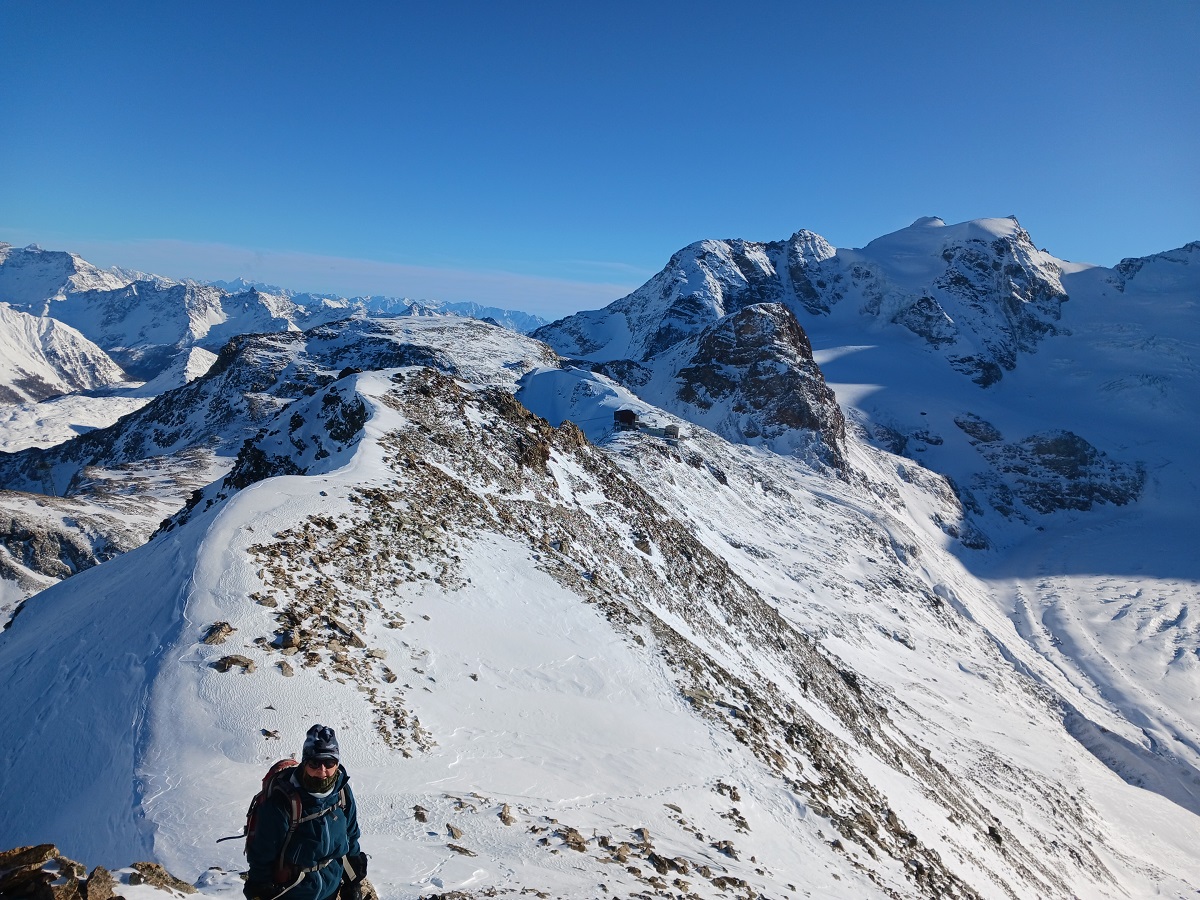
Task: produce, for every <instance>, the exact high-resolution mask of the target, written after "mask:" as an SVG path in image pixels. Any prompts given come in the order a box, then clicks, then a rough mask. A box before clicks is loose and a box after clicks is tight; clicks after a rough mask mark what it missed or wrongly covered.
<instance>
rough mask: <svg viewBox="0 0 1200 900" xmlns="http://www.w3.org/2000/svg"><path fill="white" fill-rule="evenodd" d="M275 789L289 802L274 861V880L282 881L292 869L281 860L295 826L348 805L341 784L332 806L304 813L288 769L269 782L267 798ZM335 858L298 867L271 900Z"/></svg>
mask: <svg viewBox="0 0 1200 900" xmlns="http://www.w3.org/2000/svg"><path fill="white" fill-rule="evenodd" d="M276 790H278V791H279V792H280V793H282V794H283V795H284V797H285V798H286V799H287V800H288V802H289V807H288V830H287V836H286V837H285V838H284V839H283V845H282V846H281V847H280V848H279V858H278V859H277V860H276V861H275V880H276V881H277V882H279V883H283V882H284V881H286V880H288V879H290V877H291V873H292V871H293V869H292V867H291V866H288V865H286V864H285V863H284V861H283V860H284V858H285V856H286V854H287V848H288V844H290V843H291V842H292V835H294V834H295V833H296V829H297V827H299V826H300V825H302V824H304V823H305V822H311V821H312V820H313V819H320V818H321V817H322V816H327V815H329V813H331V812H333V811H334V810H335V809H346V808H347V807H348V806H349V801H348V800H347V798H346V786H345V785H344V784H343V785H342V788H341V790H340V791H338V801H337V803H335V804H333V806H326V807H324V808H322V809H320V810H318V811H317V812H315V813H312V814H311V815H308V816H306V815H304V814H303V813H304V810H303V807H302V805H301V802H300V791H299V789H298V788H297V787H296V786H295V785H294V784H292V780H291V774H290V770H289V771H288V777H285V778H276V779H275V780H274V781H273V782H272V783H271V787H270V790H269V791H268V793H267V797H268V799H270V796H271V794H272V793H274V792H275V791H276ZM337 859H338V857H336V856H334V857H330V858H329V859H326V860H322V861H321V862H319V863H317V864H316V865H313V866H308V867H307V868H304V869H300V870H299V874H298V875H297V876H296V880H295V881H293V882H292V883H291V884H290V885H288V886H287V887H286V888H284V889H283V891H281V892H280V893H278V894H276V895H275V897H274V898H273V900H278V898H280V897H282V896H283V895H284V894H286V893H287V892H288V891H290V890H291V889H292V888H294V887H295V886H296V885H298V884H299V883H300V882H301V881H303V880H304V876H305V875H307V874H308V873H309V872H316V871H317V870H319V869H323V868H325V867H326V866H327V865H329V864H330V863H331V862H335V861H336V860H337ZM280 876H282V877H280Z"/></svg>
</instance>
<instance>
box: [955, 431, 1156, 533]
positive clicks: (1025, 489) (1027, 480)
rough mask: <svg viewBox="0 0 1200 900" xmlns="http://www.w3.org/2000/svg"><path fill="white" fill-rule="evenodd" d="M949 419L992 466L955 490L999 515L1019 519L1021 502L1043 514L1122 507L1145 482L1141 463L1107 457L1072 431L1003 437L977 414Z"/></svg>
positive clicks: (973, 504) (1129, 501)
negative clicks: (964, 489)
mask: <svg viewBox="0 0 1200 900" xmlns="http://www.w3.org/2000/svg"><path fill="white" fill-rule="evenodd" d="M955 421H956V423H957V424H958V426H959V427H960V428H962V429H963V431H965V432H966V433H967V434H969V435H970V436H971V437H972V441H971V443H972V444H974V445H975V447H976V449H977V450H979V452H980V453H981V454H983V456H984V458H985V459H987V461H988V462H989V463H990V464H991V466H992V471H991V472H990V473H981V474H978V475H976V476H975V477H974V479H973V480H972V482H971V487H970V491H969V492H962V491H960V496H961V497H962V499H963V502H964V504H965V505H967V506H968V508H970V507H971V506H975V507H976V511H978V504H977V501H976V500H975V495H982V497H983V498H984V499H985V500H986V501H987V503H988V505H989V506H991V507H992V508H993V509H995V510H996V511H997V512H999V513H1000V514H1001V515H1003V516H1005V517H1009V518H1013V517H1016V518H1024V517H1025V516H1024V514H1023V513H1022V505H1023V506H1024V507H1025V508H1027V509H1029V510H1032V511H1034V512H1037V513H1043V514H1044V513H1052V512H1057V511H1059V510H1068V509H1073V510H1088V509H1091V508H1092V507H1093V506H1096V505H1097V504H1103V503H1112V504H1114V505H1116V506H1123V505H1125V504H1126V503H1132V502H1133V501H1134V500H1136V499H1137V498H1138V497H1139V496H1140V495H1141V492H1142V489H1143V488H1144V487H1145V483H1146V472H1145V469H1144V468H1143V467H1142V466H1141V464H1138V463H1124V462H1119V461H1117V460H1113V459H1111V458H1110V457H1109V456H1108V455H1107V454H1105V453H1103V452H1102V451H1100V450H1098V449H1096V448H1095V447H1094V446H1092V444H1090V443H1089V442H1088V441H1086V440H1085V439H1084V438H1082V437H1080V436H1079V435H1077V434H1075V433H1073V432H1070V431H1051V432H1043V433H1041V434H1035V435H1031V436H1029V437H1027V438H1025V439H1023V440H1021V441H1017V442H1007V441H1004V440H1003V437H1002V435H1001V434H1000V432H999V431H998V430H997V429H996V428H995V427H993V426H992V425H991V424H989V423H988V422H985V421H983V420H982V419H979V418H978V417H974V416H962V417H959V418H958V419H956V420H955Z"/></svg>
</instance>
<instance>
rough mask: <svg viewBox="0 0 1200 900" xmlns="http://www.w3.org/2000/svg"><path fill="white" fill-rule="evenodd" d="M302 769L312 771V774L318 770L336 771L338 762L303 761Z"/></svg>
mask: <svg viewBox="0 0 1200 900" xmlns="http://www.w3.org/2000/svg"><path fill="white" fill-rule="evenodd" d="M304 767H305V768H306V769H312V770H313V771H314V772H315V771H317V770H319V769H336V768H337V767H338V761H337V760H336V759H309V760H305V762H304Z"/></svg>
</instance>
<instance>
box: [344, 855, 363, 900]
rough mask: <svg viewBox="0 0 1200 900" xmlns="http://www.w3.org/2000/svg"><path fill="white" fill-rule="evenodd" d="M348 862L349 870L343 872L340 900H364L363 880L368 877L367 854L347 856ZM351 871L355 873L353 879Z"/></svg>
mask: <svg viewBox="0 0 1200 900" xmlns="http://www.w3.org/2000/svg"><path fill="white" fill-rule="evenodd" d="M346 862H347V863H348V864H349V868H347V869H345V870H344V871H343V872H342V888H341V891H340V893H339V894H338V897H339V900H362V895H363V889H362V886H363V879H364V878H366V877H367V854H365V853H358V854H356V855H354V856H347V857H346ZM351 870H353V871H354V877H353V878H351V877H350V871H351Z"/></svg>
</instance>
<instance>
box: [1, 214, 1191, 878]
mask: <svg viewBox="0 0 1200 900" xmlns="http://www.w3.org/2000/svg"><path fill="white" fill-rule="evenodd" d="M38 253H41V254H43V256H49V254H46V252H45V251H38ZM15 255H16V251H11V250H10V251H9V252H8V259H13V258H14V256H15ZM60 257H65V259H66V260H67V261H64V260H63V259H62V258H60ZM21 259H23V260H24V262H22V263H21V266H20V267H18V274H17V275H13V274H12V273H10V274H9V275H7V276H5V275H4V274H3V271H4V268H5V267H7V265H8V262H7V261H5V262H4V264H3V265H0V289H3V288H4V286H5V285H6V284H12V285H18V286H20V287H21V290H22V291H23V292H24V293H17V292H15V290H14V292H13V293H11V294H10V295H9V296H5V295H4V294H3V293H0V301H6V302H8V303H10V304H11V305H12V307H13V309H16V310H19V311H22V312H23V314H25V315H28V316H31V317H35V316H36V317H42V318H45V317H47V316H49V317H51V318H55V319H57V316H56V315H55V310H58V309H62V310H64V311H65V310H67V309H68V308H73V309H75V310H76V312H71V313H69V314H68V313H66V312H64V318H63V319H62V320H61V321H63V322H65V323H67V324H70V325H71V326H72V327H73V328H75V329H76V330H77V331H78V332H79V333H81V334H82V335H86V336H87V339H88V340H91V341H92V342H94V343H95V344H96V345H98V347H99V348H102V351H103V352H104V353H107V354H108V355H109V356H110V357H111V358H113V359H116V360H118V361H119V362H120V363H121V364H122V365H124V366H125V368H126V371H127V372H129V373H130V375H131V376H133V377H136V378H137V379H138V381H137V382H126V383H124V384H125V385H126V386H125V387H121V386H119V385H118V386H113V385H111V384H108V385H103V386H101V385H89V386H87V388H86V389H75V390H74V391H73V392H71V393H70V394H69V395H68V396H59V397H54V398H53V399H48V400H45V401H44V402H40V403H38V402H34V401H35V400H36V398H34V397H30V396H28V395H22V396H21V397H20V400H19V402H13V403H10V404H9V405H8V406H7V407H5V409H6V410H8V411H7V412H6V414H5V416H4V417H0V422H6V423H7V425H6V428H5V440H6V443H5V444H4V446H5V447H7V448H9V452H5V453H2V454H0V487H3V489H4V490H3V491H0V510H3V515H2V516H0V523H2V522H5V521H7V522H8V525H7V528H6V529H5V530H3V532H2V533H0V576H2V577H3V578H4V579H6V581H5V582H4V584H5V588H4V591H5V593H4V594H3V595H0V606H2V607H3V616H2V618H3V621H4V629H3V631H0V672H2V673H3V675H4V679H5V690H4V692H3V694H2V695H0V712H2V713H3V717H4V720H5V721H6V722H7V723H9V728H8V730H7V732H6V733H7V734H8V736H9V740H8V744H7V747H6V755H5V758H6V761H7V763H8V764H7V765H6V766H5V767H3V768H2V769H0V796H2V797H3V798H4V807H5V815H4V816H3V817H0V849H3V848H7V847H10V846H19V845H34V844H54V845H55V846H56V847H57V848H58V849H59V851H61V853H62V854H65V855H66V856H68V857H70V858H72V859H76V860H81V861H82V862H83V863H85V864H86V865H87V866H89V867H90V866H103V867H105V868H106V869H110V870H113V872H114V875H115V878H116V882H117V883H118V887H117V888H116V889H117V890H119V892H120V893H122V894H123V895H125V896H127V897H130V898H133V900H140V898H144V897H150V896H155V895H157V893H158V892H157V891H156V890H154V889H153V888H151V887H149V886H147V885H146V884H144V883H140V884H139V883H136V882H139V881H144V878H143V876H142V875H141V874H139V873H141V872H142V869H136V870H135V869H134V868H132V867H131V864H132V863H134V862H136V861H152V862H154V863H158V864H161V865H162V866H165V867H166V869H167V870H169V871H170V872H171V873H173V874H174V875H175V876H178V877H179V878H182V879H183V880H184V882H185V885H184V886H185V887H186V886H187V885H194V886H195V889H197V890H198V891H199V892H200V893H201V894H202V895H205V896H226V897H236V896H240V892H241V880H240V879H239V877H238V872H239V871H240V870H241V869H242V868H244V860H243V858H242V856H241V852H240V848H239V845H238V842H236V841H231V842H227V843H220V844H218V843H216V840H217V839H218V838H220V837H224V836H226V835H230V834H234V833H236V832H237V831H238V830H239V829H240V827H241V824H242V822H243V821H244V814H245V808H246V804H247V802H248V800H249V797H250V796H251V795H252V794H253V793H254V791H255V790H256V789H257V787H258V785H259V782H260V780H261V778H262V775H263V773H264V772H265V771H266V769H267V768H268V767H269V766H270V764H271V763H272V762H273V761H275V760H276V759H278V758H280V757H283V756H287V755H289V754H291V753H294V752H296V751H297V750H298V749H299V746H300V741H301V739H302V737H303V735H304V732H305V730H306V729H307V728H308V726H309V725H311V724H313V723H314V722H322V723H325V724H329V725H332V726H334V727H335V728H336V729H338V734H339V737H340V741H341V746H342V751H343V760H344V762H345V764H346V766H347V768H348V770H349V772H350V774H351V778H352V784H353V786H354V790H355V793H356V796H357V797H358V802H359V809H360V817H361V822H362V826H363V847H364V849H365V850H366V852H367V853H369V854H370V855H371V870H370V880H371V882H372V884H373V885H374V888H375V890H376V891H377V892H378V895H379V896H380V897H384V898H417V897H434V896H440V897H446V898H449V897H454V898H474V897H480V898H482V897H505V896H511V897H520V896H525V895H528V894H530V893H535V894H537V895H538V896H546V897H562V898H582V897H588V898H593V897H594V898H600V897H622V898H632V897H639V898H642V897H670V898H689V900H690V898H716V897H744V898H757V897H771V898H788V897H812V898H840V897H841V898H855V900H859V898H875V897H879V898H898V897H905V898H908V897H911V898H1026V897H1038V898H1076V897H1087V898H1114V900H1115V898H1130V897H1147V898H1149V897H1175V898H1183V897H1193V896H1195V895H1196V893H1197V891H1200V855H1198V854H1197V853H1196V851H1195V847H1196V846H1197V844H1198V842H1200V714H1198V713H1197V712H1196V704H1195V702H1194V701H1195V698H1196V697H1197V696H1200V631H1198V626H1197V624H1196V620H1195V616H1194V611H1193V610H1192V606H1194V605H1195V603H1196V601H1197V590H1198V585H1200V563H1198V562H1197V560H1196V555H1195V552H1194V548H1195V546H1196V545H1197V542H1198V539H1200V524H1198V522H1197V517H1196V514H1195V509H1196V508H1197V502H1198V501H1200V481H1198V479H1197V477H1196V475H1195V466H1194V462H1195V458H1196V451H1195V447H1196V446H1197V445H1198V441H1200V425H1198V424H1197V421H1196V417H1195V415H1194V403H1195V401H1194V400H1193V399H1192V398H1194V397H1196V396H1200V371H1198V364H1197V360H1200V318H1198V315H1197V301H1198V300H1200V243H1196V244H1189V245H1188V246H1187V247H1183V248H1180V249H1178V250H1173V251H1169V252H1166V253H1162V254H1159V255H1156V256H1152V257H1147V258H1144V259H1136V260H1126V261H1124V262H1123V263H1122V264H1121V265H1119V266H1117V267H1115V268H1113V269H1106V268H1100V267H1092V266H1086V265H1082V264H1073V263H1068V262H1066V261H1063V260H1059V259H1056V258H1054V257H1053V256H1051V255H1050V254H1049V253H1048V252H1047V251H1044V250H1038V249H1036V248H1035V246H1034V244H1033V243H1032V241H1031V239H1030V237H1029V235H1028V234H1027V233H1026V232H1025V231H1024V230H1023V229H1022V228H1021V227H1020V225H1019V224H1018V223H1017V222H1016V221H1015V220H1013V219H980V220H975V221H972V222H967V223H962V224H959V225H947V224H946V223H944V222H942V220H940V219H936V218H925V219H921V220H918V221H917V222H916V223H914V224H913V225H912V226H911V227H910V228H907V229H903V230H901V231H900V232H897V233H895V234H892V235H887V236H884V237H881V238H879V239H878V240H876V241H873V242H872V243H871V244H869V245H868V246H866V247H864V248H861V249H857V250H844V249H835V248H833V247H832V246H830V245H829V244H828V242H826V241H825V240H824V239H822V238H821V237H820V236H818V235H816V234H814V233H812V232H807V231H801V232H798V233H797V234H795V235H794V236H793V237H792V238H790V239H788V240H785V241H778V242H772V243H754V242H748V241H742V240H729V241H717V240H709V241H702V242H700V243H697V244H693V245H691V246H690V247H688V248H685V249H684V250H681V251H679V252H678V253H676V254H675V255H674V256H673V257H672V258H671V260H670V262H669V263H668V265H667V267H666V268H665V269H664V270H663V271H662V272H661V273H659V274H658V275H656V276H655V277H654V278H652V279H651V280H650V281H649V282H647V284H646V285H644V286H643V287H641V288H639V289H638V290H637V291H635V292H634V293H632V294H630V295H629V296H627V297H625V298H622V299H620V300H617V301H615V302H614V303H613V304H611V305H610V306H608V307H606V308H605V309H602V310H596V311H589V312H584V313H579V314H576V315H574V316H570V317H568V318H566V319H563V320H561V321H559V322H555V323H553V324H550V325H546V326H544V327H541V328H539V329H538V330H537V331H535V332H533V334H532V335H526V334H522V333H519V331H516V330H512V329H509V328H504V327H500V326H499V325H497V324H495V323H494V322H488V321H482V320H479V319H472V318H465V317H458V316H444V315H436V316H424V315H406V316H404V317H400V318H397V317H391V316H384V315H377V314H375V313H373V312H372V311H371V310H370V309H368V308H365V307H364V308H359V309H356V310H353V311H352V314H351V315H350V316H349V317H347V318H341V319H337V318H335V317H333V315H332V313H330V314H329V315H328V316H327V315H326V313H323V312H322V313H312V310H313V309H315V307H314V306H311V305H307V304H301V303H298V302H296V295H289V294H286V293H285V292H282V291H279V290H273V292H271V293H267V292H266V288H265V287H257V286H248V285H243V284H230V285H228V286H227V287H228V288H232V289H236V290H235V292H233V293H231V292H230V291H229V290H227V289H226V287H219V286H215V285H214V286H200V285H191V284H189V285H178V284H172V283H168V282H167V281H166V280H163V279H154V278H153V277H143V278H142V279H141V280H133V281H130V282H128V283H125V284H120V285H118V284H101V283H100V281H99V280H100V279H104V278H118V276H117V275H116V274H115V273H108V274H105V273H101V272H100V271H99V270H95V272H94V273H93V272H92V270H93V269H94V267H87V266H86V264H84V263H83V262H82V261H81V260H79V259H78V257H73V256H71V255H70V254H61V255H55V256H54V259H45V258H43V257H39V256H37V254H36V253H34V254H33V256H30V257H28V258H26V257H21ZM35 262H36V263H37V264H36V265H35ZM39 273H40V274H39ZM64 273H66V274H64ZM81 273H83V274H81ZM87 273H91V274H87ZM97 273H98V274H97ZM76 275H79V278H80V280H79V281H76V282H71V280H70V279H71V278H73V277H75V276H76ZM85 275H86V277H85ZM35 276H36V277H35ZM6 278H7V279H8V280H7V281H6V280H5V279H6ZM131 288H136V289H135V290H131ZM39 292H40V294H41V296H40V297H39V296H38V294H39ZM209 292H211V293H209ZM205 297H208V298H210V300H211V305H208V306H205V305H204V304H206V303H210V300H204V299H203V298H205ZM238 297H242V298H245V310H246V313H245V317H244V318H238V316H236V315H234V314H233V312H232V310H233V306H231V303H233V299H232V298H238ZM256 297H272V298H276V299H274V300H270V301H267V300H258V299H255V298H256ZM276 300H279V301H286V303H283V302H276ZM237 302H239V303H240V302H242V301H241V300H238V301H237ZM39 304H40V306H39ZM72 304H74V306H73V307H72ZM286 304H293V306H288V305H286ZM202 308H203V309H208V310H210V311H211V315H209V316H208V318H207V319H205V318H204V317H203V316H201V317H199V318H198V317H197V316H196V315H195V311H196V310H198V309H202ZM118 309H121V310H125V312H124V313H123V314H122V315H123V318H121V321H122V322H123V323H124V324H123V325H121V327H120V328H119V329H116V330H113V331H111V332H105V330H104V329H105V327H107V326H106V325H105V324H104V323H106V322H113V321H116V318H114V315H115V313H114V311H115V310H118ZM295 309H300V310H307V311H308V312H307V313H305V315H298V314H296V313H295ZM152 310H154V312H153V314H150V313H151V311H152ZM218 310H219V312H218ZM272 310H273V312H272ZM267 313H270V315H267ZM309 314H311V315H312V316H315V318H305V316H306V315H309ZM197 322H207V323H208V327H207V330H205V328H203V327H199V326H197V324H196V323H197ZM137 323H142V324H137ZM172 323H173V324H172ZM152 325H153V327H151V326H152ZM159 325H161V326H162V327H163V328H164V329H165V328H167V326H168V325H169V326H170V329H173V330H171V331H170V334H167V333H166V331H162V332H159V331H156V330H155V328H158V327H159ZM243 325H244V326H246V328H245V330H239V329H242V326H243ZM262 325H266V326H269V327H263V328H259V326H262ZM255 329H258V330H255ZM15 333H16V332H15ZM19 333H20V334H24V335H27V337H26V338H25V341H26V343H27V344H28V343H31V342H33V341H34V340H35V337H36V335H37V334H38V332H37V330H36V329H25V330H24V331H19ZM106 335H107V336H106ZM202 351H208V352H211V353H213V354H215V356H213V357H211V358H208V357H203V356H197V355H196V354H197V353H199V352H202ZM29 352H32V351H29ZM139 366H140V367H142V368H140V369H139V368H138V367H139ZM133 370H136V371H133ZM151 376H153V377H151ZM67 386H68V387H70V384H69V383H67ZM85 401H87V402H85ZM118 403H120V404H125V405H124V406H123V407H122V406H119V405H118ZM89 404H90V405H92V406H94V407H95V409H96V410H98V411H97V412H95V413H94V415H95V416H96V417H97V418H95V419H94V420H93V421H91V422H90V423H88V424H81V423H79V422H75V426H74V428H72V427H70V422H74V421H75V419H76V418H78V417H79V416H80V415H81V414H82V413H81V410H83V409H86V408H88V407H89ZM99 410H107V411H108V412H100V411H99ZM105 419H107V420H105ZM38 434H43V435H55V436H57V437H61V438H63V439H61V440H53V439H51V438H49V437H42V438H38V437H37V435H38ZM81 736H85V737H86V747H87V752H84V753H81V752H80V741H81ZM47 858H49V857H47ZM39 865H40V863H39ZM39 871H44V874H43V875H36V873H35V875H36V877H44V878H45V879H47V880H55V883H56V884H58V885H59V886H63V889H64V890H65V889H68V888H69V889H74V888H75V887H76V886H78V885H85V884H86V882H87V880H88V878H89V876H87V872H86V869H84V870H83V872H82V873H81V874H71V867H69V866H67V865H66V864H65V863H60V864H58V865H57V867H56V864H54V863H53V862H47V863H46V868H45V869H44V870H39ZM64 873H66V874H64ZM3 877H4V873H3V871H0V879H2V878H3ZM77 883H78V885H77ZM96 883H97V884H99V882H98V881H97V882H96Z"/></svg>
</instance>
